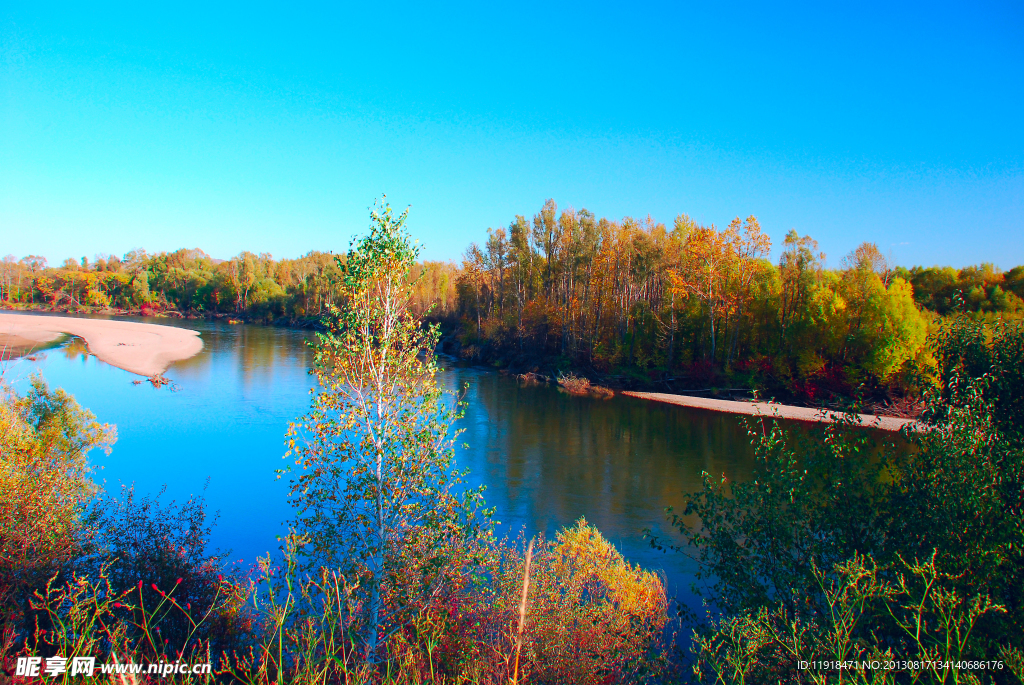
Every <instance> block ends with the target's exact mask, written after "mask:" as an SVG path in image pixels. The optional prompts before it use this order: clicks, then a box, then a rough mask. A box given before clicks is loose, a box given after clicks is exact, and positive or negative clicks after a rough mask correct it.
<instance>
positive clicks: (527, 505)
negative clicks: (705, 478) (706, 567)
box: [447, 368, 753, 591]
mask: <svg viewBox="0 0 1024 685" xmlns="http://www.w3.org/2000/svg"><path fill="white" fill-rule="evenodd" d="M447 373H448V379H447V380H448V382H449V384H450V386H455V385H456V384H457V385H458V386H462V385H463V384H466V383H468V385H469V388H468V394H467V398H466V399H467V400H468V406H467V411H466V417H465V419H464V421H463V424H464V425H463V427H464V428H465V429H466V433H465V434H464V436H463V438H464V441H465V442H467V443H468V444H469V448H468V449H466V450H464V451H463V452H462V453H461V454H460V455H459V459H460V462H461V464H462V465H463V466H468V467H469V468H470V469H471V472H472V476H473V478H474V479H475V480H476V481H477V482H481V483H484V484H485V485H487V488H488V489H487V495H486V496H487V502H488V504H489V505H491V506H496V507H497V510H498V512H497V518H498V519H499V520H501V521H502V524H503V525H502V527H503V529H504V530H505V531H507V532H513V533H514V532H518V531H519V530H523V529H525V530H526V531H528V532H529V533H533V532H538V531H544V532H546V533H548V534H551V533H553V532H554V531H555V530H557V529H558V528H560V527H562V526H564V525H567V524H570V523H572V522H573V521H575V520H576V519H578V518H579V517H580V516H585V517H586V518H587V520H588V521H590V522H591V523H594V524H595V525H597V527H598V528H599V529H600V530H601V531H602V532H603V533H604V534H605V535H606V536H607V537H608V538H609V539H610V540H613V541H614V542H616V543H617V544H618V545H619V546H620V548H621V549H622V551H623V552H624V553H625V554H626V556H627V557H629V558H630V559H632V560H633V561H634V562H638V563H643V564H644V565H645V566H648V567H651V568H663V569H664V570H665V571H666V573H667V574H668V576H669V580H670V582H671V584H672V585H673V586H675V589H676V590H677V591H685V588H686V587H688V584H689V582H688V579H689V576H690V575H691V573H692V571H693V567H692V565H691V564H690V563H688V560H687V559H686V558H685V557H682V556H681V555H671V556H666V555H664V554H662V553H660V552H656V551H654V550H652V549H651V548H650V546H649V545H648V544H647V543H646V542H645V541H644V540H643V537H642V533H641V531H642V530H643V529H644V528H651V529H653V530H655V531H656V532H665V530H664V524H665V507H668V506H672V507H675V508H676V509H678V510H680V511H681V510H682V509H683V507H684V506H685V502H684V500H683V493H684V492H691V491H694V490H696V489H698V488H699V487H700V484H701V473H702V471H705V470H706V471H708V472H709V473H712V474H715V475H720V474H723V473H724V474H725V475H726V476H728V477H729V478H737V477H739V478H743V477H746V476H747V474H749V472H750V468H751V466H752V462H753V453H752V450H751V447H750V444H749V440H748V437H747V434H746V430H745V429H744V428H743V426H742V424H741V423H740V422H739V421H738V420H737V419H735V418H734V417H731V416H727V415H724V414H718V413H712V412H701V411H693V410H688V409H685V408H682V407H675V406H672V405H663V404H654V403H650V402H645V401H643V400H638V399H635V398H630V397H616V398H614V399H612V400H600V399H591V398H587V397H573V396H570V395H567V394H564V393H560V392H558V391H557V390H555V389H553V388H549V387H543V386H526V387H520V386H519V385H518V384H517V383H516V382H515V381H513V380H511V379H508V378H504V377H501V376H499V375H497V374H494V373H490V372H487V371H480V370H475V369H458V368H455V369H450V370H449V371H448V372H447Z"/></svg>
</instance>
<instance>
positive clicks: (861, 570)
mask: <svg viewBox="0 0 1024 685" xmlns="http://www.w3.org/2000/svg"><path fill="white" fill-rule="evenodd" d="M814 577H815V580H816V581H817V583H818V587H819V588H820V591H821V594H822V596H823V597H824V599H825V605H826V610H825V611H823V612H821V613H820V614H818V615H816V616H815V617H813V618H802V617H800V616H796V615H794V614H793V613H792V612H789V611H788V610H787V609H785V608H784V607H778V606H776V607H774V608H770V607H761V608H760V609H756V610H749V611H747V612H744V613H742V614H739V615H733V616H729V617H727V618H723V619H721V620H718V621H714V622H712V623H711V625H710V626H709V629H707V630H705V631H702V632H697V633H695V634H694V651H695V653H696V657H697V658H696V662H695V664H694V675H695V676H696V680H697V681H698V682H701V683H715V684H716V685H733V684H734V683H744V684H748V685H756V684H758V683H772V684H775V683H803V682H810V683H816V684H821V685H826V684H827V683H833V682H848V683H851V684H853V683H865V684H866V683H873V684H882V683H981V682H993V677H992V676H995V677H996V678H999V677H1009V676H1010V674H1013V675H1015V676H1016V677H1017V679H1018V680H1020V679H1021V675H1022V674H1024V673H1022V670H1021V668H1020V663H1021V660H1022V653H1021V651H1020V650H1019V649H1017V648H1015V647H1011V646H1006V645H1004V646H1001V647H1000V648H999V649H998V650H996V653H995V655H994V658H993V659H992V661H991V662H987V663H986V662H985V661H982V663H981V664H979V663H978V661H980V660H978V659H976V658H975V657H973V656H972V655H971V653H970V650H969V648H968V645H969V643H970V637H971V633H972V631H973V630H974V629H975V628H976V627H977V626H978V624H979V622H980V621H982V620H984V618H986V617H988V616H992V615H998V614H1000V613H1003V612H1004V611H1005V609H1004V608H1003V607H1002V606H1000V605H998V604H993V603H992V601H991V599H989V598H988V597H986V596H984V595H983V594H973V595H968V596H964V595H961V594H960V593H959V591H958V589H956V587H955V583H954V582H951V581H956V580H958V578H957V577H955V576H951V575H950V574H947V573H943V572H942V571H941V570H940V569H939V567H938V566H937V565H936V561H935V557H934V556H933V557H932V558H930V559H928V560H926V561H914V562H907V561H905V560H903V559H902V558H901V559H899V563H898V565H896V567H895V568H894V569H892V570H891V571H890V570H889V569H882V568H879V567H878V566H877V564H875V563H874V561H873V560H872V559H871V558H870V557H863V556H860V555H856V556H854V557H853V558H852V559H851V560H850V561H848V562H844V563H842V564H837V565H836V566H835V568H834V574H826V573H824V572H822V571H819V570H818V569H817V568H814ZM876 615H885V616H886V617H887V618H888V619H890V620H891V621H892V623H893V624H894V626H895V627H896V639H891V640H890V639H885V638H883V637H881V636H879V635H878V634H877V633H874V632H873V631H870V630H868V631H865V630H864V624H870V622H871V621H872V619H873V618H874V617H875V616H876ZM971 662H974V663H973V664H972V663H971ZM839 664H842V666H840V665H839ZM997 664H999V665H997ZM837 679H838V680H837ZM996 682H999V681H996Z"/></svg>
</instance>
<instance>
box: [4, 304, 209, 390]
mask: <svg viewBox="0 0 1024 685" xmlns="http://www.w3.org/2000/svg"><path fill="white" fill-rule="evenodd" d="M62 335H74V336H77V337H79V338H82V339H83V340H85V344H86V345H87V346H88V348H89V352H91V353H92V354H93V355H95V356H96V357H97V358H98V359H100V360H101V361H104V362H106V363H107V364H110V365H111V366H116V367H118V368H119V369H124V370H125V371H129V372H131V373H136V374H139V375H140V376H146V377H148V378H152V377H156V376H160V375H162V374H163V373H164V372H165V371H167V368H168V367H169V366H170V365H171V364H173V363H174V362H176V361H182V360H184V359H188V358H190V357H193V356H195V355H197V354H199V352H200V350H202V349H203V341H202V339H201V338H200V337H199V333H198V332H197V331H192V330H188V329H186V328H177V327H174V326H160V325H158V324H151V323H137V322H134V321H111V320H105V319H82V318H77V317H71V316H47V315H36V314H11V313H8V312H0V347H10V348H13V349H15V350H19V351H22V352H29V351H31V350H32V349H33V348H35V347H38V346H41V345H45V344H47V343H50V342H52V341H54V340H56V339H58V338H60V336H62Z"/></svg>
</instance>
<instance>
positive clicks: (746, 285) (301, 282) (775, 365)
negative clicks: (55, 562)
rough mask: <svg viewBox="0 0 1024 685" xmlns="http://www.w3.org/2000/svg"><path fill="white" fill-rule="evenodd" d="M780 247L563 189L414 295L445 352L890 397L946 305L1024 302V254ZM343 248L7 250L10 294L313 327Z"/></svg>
mask: <svg viewBox="0 0 1024 685" xmlns="http://www.w3.org/2000/svg"><path fill="white" fill-rule="evenodd" d="M771 247H772V246H771V241H770V240H769V238H768V236H767V235H765V234H764V233H763V232H762V231H761V228H760V225H759V224H758V221H757V219H756V218H755V217H753V216H750V217H747V219H745V220H740V219H739V218H737V219H735V220H733V221H732V223H730V224H729V225H728V226H727V227H725V228H717V227H715V226H713V225H712V226H702V225H699V224H697V223H696V222H694V221H693V220H692V219H690V218H689V217H688V216H686V215H680V216H678V217H677V218H676V219H675V221H674V223H673V225H672V226H671V227H667V226H666V225H664V224H661V223H656V222H654V221H652V220H651V219H650V218H649V217H648V218H647V219H646V220H638V219H633V218H629V217H627V218H625V219H623V220H621V221H610V220H608V219H603V218H602V219H598V218H597V217H595V216H594V214H592V213H591V212H588V211H587V210H585V209H583V210H578V211H577V210H573V209H571V208H568V209H563V210H562V211H560V212H559V211H558V208H557V206H556V204H555V202H554V201H552V200H548V201H547V202H546V203H544V206H543V207H542V208H541V210H540V211H539V212H538V213H536V214H535V215H533V217H532V219H527V218H526V216H525V215H519V216H516V217H515V218H514V219H513V220H512V221H511V222H510V223H509V225H508V226H507V227H505V228H497V229H488V231H487V234H486V239H485V240H483V241H482V243H480V244H477V243H473V244H471V245H470V246H469V247H468V248H467V250H466V251H465V254H464V255H463V259H462V261H461V263H459V264H456V263H452V262H430V261H427V262H423V263H421V264H419V265H418V267H417V269H416V270H415V273H414V276H415V277H416V278H417V279H418V281H417V287H416V290H415V293H416V295H415V296H416V302H415V309H416V310H417V311H418V312H427V311H428V310H429V316H430V317H431V318H433V319H435V320H438V321H441V322H442V324H443V325H444V327H445V330H446V338H445V340H444V345H445V350H446V351H449V352H452V353H454V354H457V355H459V356H461V357H462V358H464V359H467V360H471V361H475V362H478V363H486V364H488V365H491V366H495V367H500V368H508V369H509V370H511V371H513V372H517V373H519V372H524V371H542V372H545V373H558V372H569V371H574V372H576V373H580V374H582V375H587V376H589V377H594V378H599V379H602V381H603V382H605V383H608V384H612V385H618V386H620V387H652V388H661V389H663V390H669V391H685V390H690V391H693V390H702V391H706V390H708V389H712V388H737V389H757V390H760V391H761V392H762V393H763V394H766V395H770V396H774V397H777V398H780V399H786V400H790V401H794V400H795V401H801V402H806V403H812V404H814V403H825V404H834V403H835V402H837V401H839V400H845V399H848V398H851V397H855V396H860V397H863V398H867V399H871V400H873V401H875V402H888V403H890V404H891V405H892V407H896V406H897V405H898V404H899V403H901V402H904V401H905V400H906V399H907V398H915V397H917V396H919V394H920V392H921V390H922V388H923V387H924V385H925V384H927V376H928V374H929V368H930V366H931V360H930V358H929V357H928V352H927V349H926V346H925V342H926V339H927V337H928V335H929V331H930V330H933V329H934V327H935V326H936V324H937V322H938V321H939V320H941V318H942V317H946V316H949V315H951V314H953V313H957V312H966V313H969V314H970V315H971V316H974V317H977V318H979V319H985V320H988V321H991V322H998V321H1000V320H1002V321H1008V320H1019V319H1021V318H1024V299H1022V298H1024V267H1022V266H1018V267H1016V268H1014V269H1011V270H1010V271H1006V272H1003V271H1000V270H998V269H996V268H995V267H994V266H992V265H991V264H982V265H980V266H972V267H967V268H964V269H959V270H957V269H954V268H951V267H937V266H936V267H928V268H925V267H914V268H912V269H906V268H903V267H899V266H894V265H891V264H889V263H888V261H887V260H886V258H885V257H884V256H883V254H882V253H881V251H880V250H879V249H878V247H877V246H876V245H874V244H871V243H864V244H862V245H861V246H860V247H858V248H857V249H856V250H855V251H854V252H852V253H851V254H849V255H846V256H845V257H843V258H842V260H841V261H840V263H839V265H838V266H837V267H832V268H828V267H826V264H825V255H824V254H823V253H821V252H820V251H819V250H818V245H817V243H816V242H815V241H814V240H813V239H812V238H811V237H809V236H800V235H798V234H797V233H796V232H795V231H790V233H789V234H788V235H787V236H786V237H785V240H784V244H783V246H782V247H783V249H782V252H781V255H780V258H779V261H778V263H777V264H776V263H772V262H771V261H770V260H769V259H768V255H769V253H770V250H771ZM343 263H344V256H339V255H334V254H332V253H325V252H310V253H309V254H307V255H305V256H303V257H299V258H297V259H281V260H275V259H273V258H272V257H271V255H269V254H266V253H264V254H254V253H251V252H242V253H241V254H239V255H237V256H235V257H232V258H231V259H228V260H217V259H213V258H211V257H210V256H209V255H207V254H206V253H204V252H203V251H202V250H199V249H181V250H177V251H175V252H170V253H167V252H161V253H157V254H148V253H146V252H145V251H144V250H133V251H132V252H129V253H128V254H126V255H124V257H117V256H113V255H105V256H98V257H96V258H95V259H94V260H93V261H91V262H90V261H89V260H88V259H87V258H85V257H83V258H81V260H80V261H76V260H73V259H68V260H65V262H64V263H63V264H62V265H60V266H49V265H47V263H46V260H45V259H43V258H41V257H37V256H28V257H24V258H22V259H20V260H19V259H17V258H15V257H14V256H8V257H6V258H4V260H3V261H2V262H0V302H2V304H3V306H6V307H9V308H43V309H50V310H60V311H101V310H105V309H114V310H119V311H122V312H131V313H141V314H143V315H153V314H163V315H171V316H174V315H181V316H220V317H234V318H237V319H239V320H246V321H252V322H261V323H278V324H289V325H314V324H315V323H316V321H317V320H318V319H319V317H320V316H322V315H323V314H324V313H325V312H326V311H327V310H328V308H329V307H330V306H331V305H332V304H334V303H335V302H337V298H338V293H339V290H340V289H339V287H338V283H339V278H340V277H341V269H342V266H341V265H343ZM894 411H896V412H897V413H898V410H896V409H894Z"/></svg>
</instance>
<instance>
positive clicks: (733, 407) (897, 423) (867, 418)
mask: <svg viewBox="0 0 1024 685" xmlns="http://www.w3.org/2000/svg"><path fill="white" fill-rule="evenodd" d="M619 394H620V395H626V396H628V397H637V398H640V399H644V400H651V401H653V402H665V403H667V404H676V405H679V406H681V407H692V408H694V409H707V410H709V411H720V412H726V413H729V414H745V415H747V416H764V417H769V418H771V417H778V418H781V419H792V420H794V421H809V422H815V423H832V422H835V421H837V420H839V419H840V418H841V417H842V416H843V415H842V414H840V413H837V412H832V411H827V410H821V409H812V408H810V407H794V406H791V405H786V404H774V403H770V402H736V401H732V400H713V399H710V398H705V397H690V396H687V395H670V394H668V393H661V392H634V391H630V390H626V391H623V392H620V393H619ZM856 416H857V417H859V419H860V421H861V425H863V426H864V427H866V428H877V429H878V430H883V431H890V432H898V431H900V430H902V429H903V427H904V426H906V425H908V424H910V425H914V424H917V422H916V421H915V420H914V419H900V418H895V417H892V416H876V415H874V414H857V415H856Z"/></svg>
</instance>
